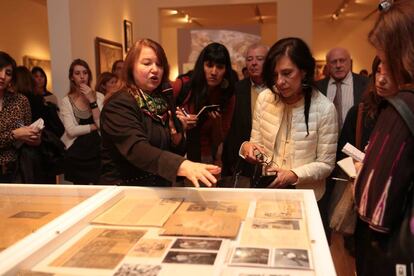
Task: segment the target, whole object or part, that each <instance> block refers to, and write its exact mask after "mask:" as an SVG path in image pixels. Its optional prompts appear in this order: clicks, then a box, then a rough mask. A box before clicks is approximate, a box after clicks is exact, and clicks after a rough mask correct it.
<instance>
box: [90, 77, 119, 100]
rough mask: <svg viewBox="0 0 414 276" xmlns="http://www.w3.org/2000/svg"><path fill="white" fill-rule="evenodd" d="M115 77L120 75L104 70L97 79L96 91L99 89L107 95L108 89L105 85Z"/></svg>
mask: <svg viewBox="0 0 414 276" xmlns="http://www.w3.org/2000/svg"><path fill="white" fill-rule="evenodd" d="M113 78H115V79H118V76H117V75H115V74H114V73H111V72H102V73H101V74H100V75H99V77H98V80H97V81H96V85H95V91H99V92H101V93H103V94H105V95H106V93H107V91H106V90H105V89H104V86H105V85H106V83H107V82H108V81H110V80H111V79H113Z"/></svg>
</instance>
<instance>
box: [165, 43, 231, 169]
mask: <svg viewBox="0 0 414 276" xmlns="http://www.w3.org/2000/svg"><path fill="white" fill-rule="evenodd" d="M235 81H236V78H235V76H234V74H233V69H232V67H231V61H230V55H229V52H228V50H227V49H226V47H225V46H224V45H222V44H219V43H211V44H209V45H207V46H206V47H205V48H204V49H203V50H202V51H201V53H200V55H199V56H198V58H197V61H196V64H195V66H194V70H193V71H192V73H191V77H190V79H189V80H188V79H187V80H185V79H180V78H179V79H177V80H176V81H175V82H174V84H173V88H174V96H175V98H176V104H177V106H180V107H181V108H180V109H178V110H177V115H178V116H179V117H180V118H181V119H183V120H185V121H186V125H187V157H188V158H189V159H190V160H193V161H202V162H207V163H214V164H217V165H220V164H221V154H222V148H223V141H224V139H225V137H226V135H227V132H228V131H229V129H230V124H231V119H232V117H233V111H234V104H235V97H234V84H235ZM212 105H213V106H212ZM205 106H209V107H208V108H207V109H206V110H205V111H203V112H201V113H200V114H199V112H200V111H201V110H202V109H203V107H205ZM185 113H188V114H185ZM198 114H199V115H198ZM197 115H198V116H197Z"/></svg>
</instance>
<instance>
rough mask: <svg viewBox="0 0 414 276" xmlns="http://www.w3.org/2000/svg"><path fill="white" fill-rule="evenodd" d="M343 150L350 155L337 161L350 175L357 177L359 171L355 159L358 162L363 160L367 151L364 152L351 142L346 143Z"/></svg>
mask: <svg viewBox="0 0 414 276" xmlns="http://www.w3.org/2000/svg"><path fill="white" fill-rule="evenodd" d="M342 152H343V153H345V154H346V155H348V156H349V157H347V158H344V159H342V160H340V161H338V162H336V163H337V164H338V165H339V167H340V168H341V169H342V170H344V172H345V173H346V174H347V175H348V176H349V177H351V178H355V177H356V174H357V172H356V169H355V165H354V160H355V161H357V162H362V161H363V160H364V158H365V153H363V152H362V151H360V150H359V149H357V148H356V147H354V146H353V145H351V144H350V143H346V145H345V146H344V147H343V148H342Z"/></svg>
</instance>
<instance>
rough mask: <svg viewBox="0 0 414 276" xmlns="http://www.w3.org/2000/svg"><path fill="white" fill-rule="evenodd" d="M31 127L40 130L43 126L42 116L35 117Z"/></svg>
mask: <svg viewBox="0 0 414 276" xmlns="http://www.w3.org/2000/svg"><path fill="white" fill-rule="evenodd" d="M30 127H31V128H37V129H38V130H42V129H43V128H44V127H45V122H44V121H43V119H42V118H39V119H37V120H36V121H34V122H33V123H32V124H31V125H30Z"/></svg>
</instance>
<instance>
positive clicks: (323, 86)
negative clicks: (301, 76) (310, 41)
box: [316, 48, 368, 129]
mask: <svg viewBox="0 0 414 276" xmlns="http://www.w3.org/2000/svg"><path fill="white" fill-rule="evenodd" d="M351 65H352V60H351V55H350V54H349V52H348V51H347V50H346V49H344V48H333V49H331V50H330V51H329V52H328V54H327V55H326V66H327V70H328V73H329V76H330V77H327V78H324V79H322V80H320V81H318V82H317V83H316V86H317V87H318V89H319V90H320V91H321V92H322V93H323V94H324V95H325V96H327V97H328V99H329V100H331V101H333V102H334V98H335V95H336V91H337V84H336V83H337V82H340V85H341V91H342V93H341V94H342V97H341V98H342V106H341V108H340V109H341V110H337V111H338V113H339V112H341V114H338V116H339V115H341V117H342V121H341V123H342V124H343V121H344V120H345V117H346V114H347V113H348V111H349V109H350V108H351V107H352V106H353V105H355V104H358V103H359V102H360V101H361V97H362V94H363V92H364V90H365V88H366V86H367V84H368V78H366V77H364V76H361V75H358V74H354V73H352V71H351ZM341 127H342V125H341V126H340V127H339V129H341Z"/></svg>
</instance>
